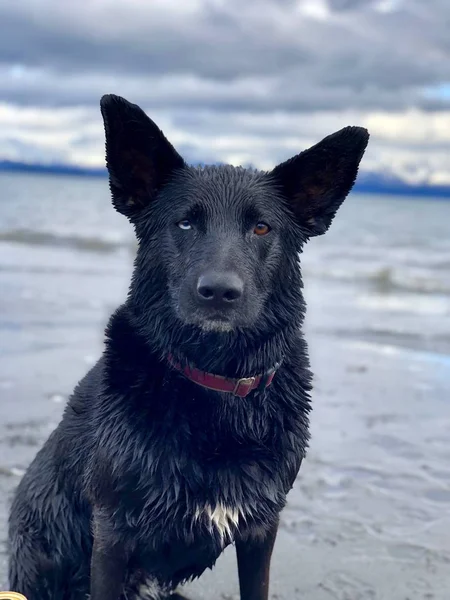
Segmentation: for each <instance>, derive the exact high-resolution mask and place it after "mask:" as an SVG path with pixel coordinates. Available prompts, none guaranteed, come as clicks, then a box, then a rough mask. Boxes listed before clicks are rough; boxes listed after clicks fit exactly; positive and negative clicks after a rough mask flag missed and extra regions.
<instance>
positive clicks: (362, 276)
mask: <svg viewBox="0 0 450 600" xmlns="http://www.w3.org/2000/svg"><path fill="white" fill-rule="evenodd" d="M134 248H135V246H134V239H133V231H132V228H131V226H130V225H129V224H128V222H127V221H126V219H125V218H124V217H122V216H121V215H119V214H117V213H116V212H115V211H114V210H113V209H112V207H111V204H110V201H109V190H108V186H107V183H106V180H102V179H82V178H74V177H49V176H39V175H38V176H36V175H17V174H11V175H10V174H0V277H1V280H0V281H1V284H2V290H3V292H2V294H1V299H0V302H1V304H0V308H1V311H0V314H1V315H2V317H1V318H2V320H3V319H5V318H6V319H7V321H8V322H7V323H4V324H3V326H4V327H6V328H13V329H14V328H15V329H17V328H18V329H20V328H21V325H22V324H23V323H22V322H21V321H22V320H23V319H24V318H26V319H29V321H28V324H29V325H30V326H32V321H33V319H34V321H33V322H34V325H35V326H38V323H37V319H38V315H40V316H41V317H42V318H44V319H48V318H49V317H51V318H52V319H53V320H54V319H55V317H57V318H62V316H63V315H66V317H67V318H71V317H72V318H73V315H74V314H78V312H79V311H82V310H83V306H84V307H85V308H86V309H87V311H88V312H89V311H92V310H93V309H96V308H98V309H101V308H102V307H103V308H104V309H105V310H109V308H110V306H112V305H114V304H115V303H117V302H119V301H120V300H121V299H122V296H121V294H122V293H123V291H124V288H123V285H122V284H123V283H124V282H125V283H126V279H127V277H128V275H129V273H130V268H131V262H132V257H133V252H134ZM302 264H303V272H304V279H305V287H306V294H307V296H308V294H312V295H313V297H314V305H315V309H320V310H319V312H317V310H316V312H315V313H314V314H318V315H319V314H320V318H319V319H318V320H317V321H316V320H315V319H312V321H313V322H312V324H311V325H312V327H313V328H314V329H315V330H316V331H317V332H322V333H327V334H329V335H332V336H339V337H341V338H342V337H351V338H355V339H360V340H365V341H367V342H370V343H374V344H380V345H387V346H389V345H393V346H398V345H400V346H406V347H410V348H414V349H416V350H418V351H419V350H423V351H427V352H437V353H443V354H449V353H450V307H449V297H450V202H445V201H442V200H441V201H439V200H433V199H428V198H427V199H410V198H403V197H401V198H399V197H395V198H393V197H385V196H383V197H377V196H367V197H364V196H359V195H357V194H352V195H351V196H350V197H349V198H348V199H347V200H346V202H345V203H344V205H343V206H342V208H341V209H340V211H339V213H338V215H337V217H336V219H335V221H334V223H333V225H332V227H331V229H330V231H329V232H328V233H327V234H326V235H325V236H322V237H320V238H316V239H313V240H311V241H310V243H309V244H308V245H307V246H306V248H305V251H304V254H303V257H302ZM106 277H108V278H110V279H111V280H110V281H109V285H108V286H107V288H108V289H104V287H103V286H102V285H101V281H102V279H105V278H106ZM119 281H120V282H121V284H119V283H118V282H119ZM116 283H117V286H118V288H119V290H117V288H116ZM43 284H44V285H43ZM92 286H94V287H95V288H96V290H97V292H98V293H95V294H90V293H89V291H90V290H92ZM116 291H117V292H118V293H116ZM319 291H320V293H317V294H316V293H315V292H319ZM93 305H96V306H93ZM97 305H98V306H97ZM30 307H32V310H29V308H30ZM33 313H34V315H33ZM55 313H56V314H55ZM25 314H26V315H27V316H26V317H25V316H24V315H25ZM337 314H338V315H339V318H336V315H337ZM17 342H18V340H17V339H16V343H17Z"/></svg>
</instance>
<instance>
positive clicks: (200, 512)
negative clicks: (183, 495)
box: [194, 503, 245, 541]
mask: <svg viewBox="0 0 450 600" xmlns="http://www.w3.org/2000/svg"><path fill="white" fill-rule="evenodd" d="M199 519H205V520H206V522H207V523H208V524H209V526H210V529H213V528H214V529H216V531H217V532H218V533H219V535H220V537H221V538H222V541H223V540H225V539H226V538H227V539H230V540H231V539H233V534H234V532H235V531H236V530H237V529H238V527H239V519H241V520H245V512H244V511H243V509H242V508H240V507H239V508H232V507H230V506H225V505H224V504H221V503H219V504H216V505H215V506H211V505H210V504H206V505H205V506H203V507H197V509H196V511H195V514H194V520H195V521H197V520H199Z"/></svg>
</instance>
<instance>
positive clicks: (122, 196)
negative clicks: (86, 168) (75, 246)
mask: <svg viewBox="0 0 450 600" xmlns="http://www.w3.org/2000/svg"><path fill="white" fill-rule="evenodd" d="M100 109H101V112H102V116H103V121H104V124H105V136H106V165H107V167H108V172H109V184H110V188H111V194H112V200H113V204H114V206H115V208H116V209H117V210H118V211H119V212H121V213H123V214H124V215H126V216H127V217H128V218H129V219H130V220H131V221H132V220H133V218H134V217H135V216H136V215H137V214H138V213H139V211H140V210H141V209H142V208H144V207H145V206H147V205H148V204H149V203H150V202H151V201H152V200H153V199H154V198H155V196H156V194H157V193H158V191H159V190H160V189H161V187H162V186H163V185H164V183H166V182H167V181H168V179H169V178H170V176H171V175H172V174H173V173H174V171H175V170H177V169H181V168H183V167H184V166H185V162H184V160H183V159H182V158H181V156H180V155H179V154H178V152H177V151H176V150H175V148H174V147H173V146H172V145H171V144H170V143H169V142H168V140H167V139H166V138H165V137H164V135H163V133H162V131H161V130H160V129H159V128H158V127H157V125H156V124H155V123H154V122H153V121H152V120H151V119H149V117H147V115H146V114H145V113H144V111H143V110H142V109H141V108H139V106H137V105H136V104H131V102H128V101H127V100H125V99H124V98H121V97H120V96H115V95H113V94H108V95H106V96H103V97H102V99H101V101H100Z"/></svg>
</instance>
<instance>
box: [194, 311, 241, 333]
mask: <svg viewBox="0 0 450 600" xmlns="http://www.w3.org/2000/svg"><path fill="white" fill-rule="evenodd" d="M199 325H200V328H201V329H202V331H211V332H212V331H215V332H217V333H227V332H229V331H232V330H233V329H234V327H233V324H232V322H231V321H230V319H228V318H227V317H225V316H223V315H214V316H211V317H207V318H205V319H204V320H202V321H201V322H200V323H199Z"/></svg>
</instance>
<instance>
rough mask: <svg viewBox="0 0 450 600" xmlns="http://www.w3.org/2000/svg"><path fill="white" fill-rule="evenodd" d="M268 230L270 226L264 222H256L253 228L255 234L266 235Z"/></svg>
mask: <svg viewBox="0 0 450 600" xmlns="http://www.w3.org/2000/svg"><path fill="white" fill-rule="evenodd" d="M269 231H270V227H269V226H268V225H267V224H266V223H258V224H257V225H256V227H255V229H254V230H253V233H255V234H256V235H266V234H268V233H269Z"/></svg>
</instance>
